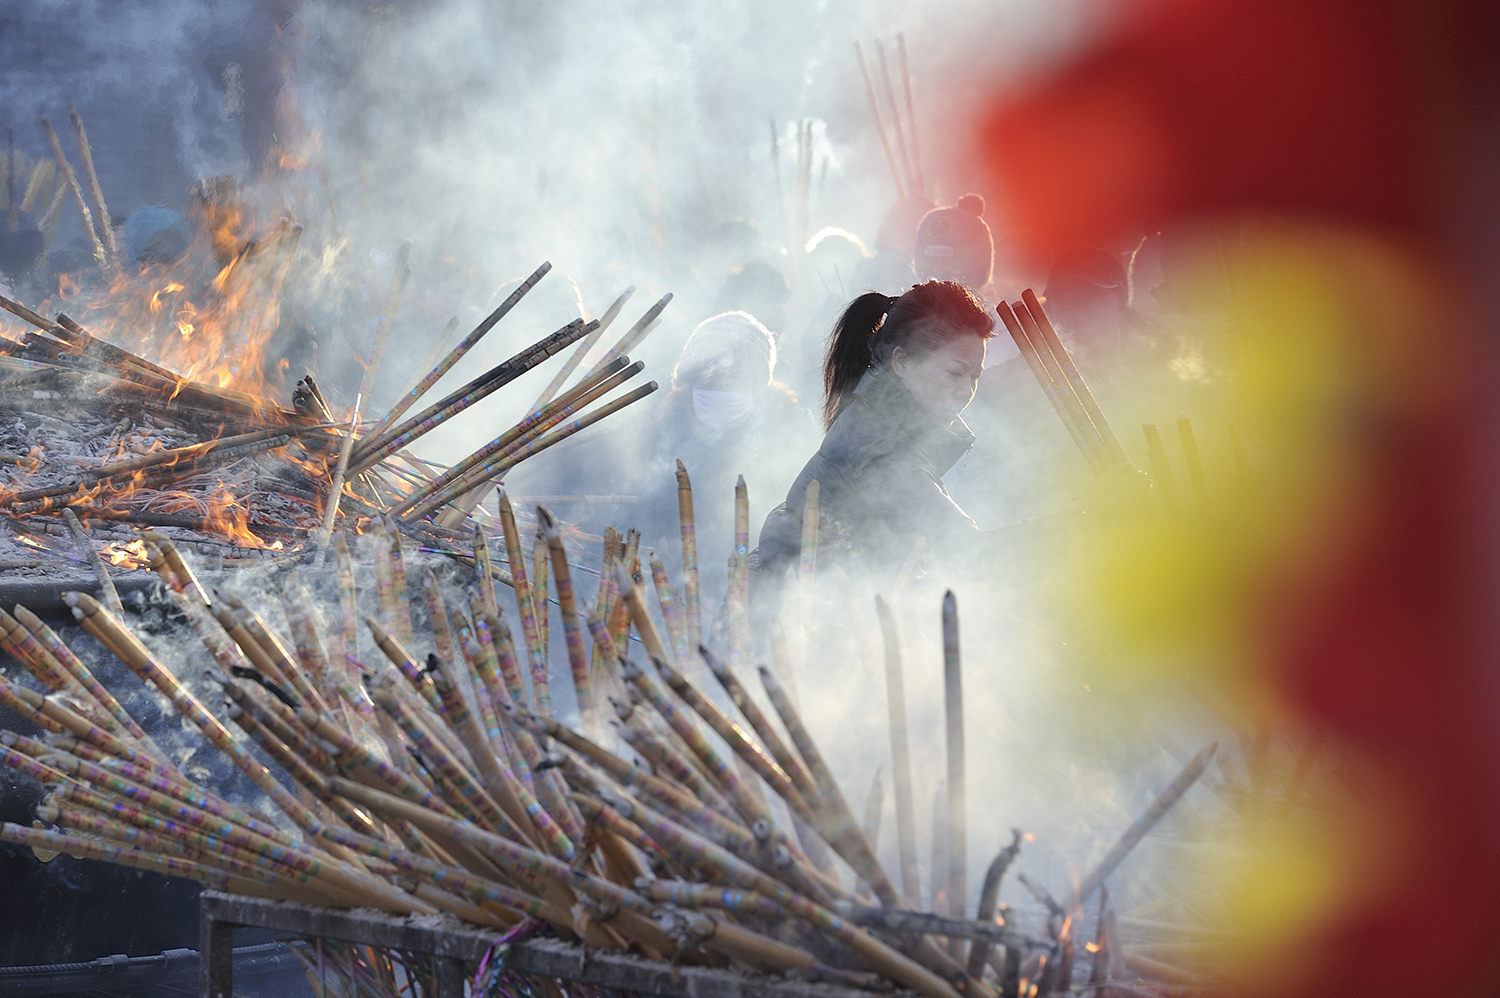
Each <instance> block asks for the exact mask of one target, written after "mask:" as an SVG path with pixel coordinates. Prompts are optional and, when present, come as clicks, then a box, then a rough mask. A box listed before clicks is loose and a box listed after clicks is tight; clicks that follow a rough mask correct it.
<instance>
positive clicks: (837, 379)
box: [823, 291, 898, 426]
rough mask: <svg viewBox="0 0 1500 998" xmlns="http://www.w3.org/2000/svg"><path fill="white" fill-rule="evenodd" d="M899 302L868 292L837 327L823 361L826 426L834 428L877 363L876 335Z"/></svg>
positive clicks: (855, 300) (853, 304)
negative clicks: (850, 399)
mask: <svg viewBox="0 0 1500 998" xmlns="http://www.w3.org/2000/svg"><path fill="white" fill-rule="evenodd" d="M897 300H898V299H895V298H892V297H891V296H890V295H883V294H881V293H880V292H879V291H868V292H866V293H864V294H862V295H860V296H859V297H858V298H856V299H854V300H853V301H852V302H850V303H849V307H848V308H846V309H844V314H843V315H841V316H839V321H838V322H836V323H834V325H833V336H832V337H831V338H830V339H829V341H828V355H827V356H826V357H825V358H823V423H824V425H825V426H832V425H833V421H834V419H835V418H836V417H837V416H838V414H839V413H840V412H842V411H843V409H844V400H845V399H846V398H847V397H848V395H849V393H850V392H852V391H854V386H855V385H857V384H859V379H860V378H862V377H863V376H864V373H865V371H866V370H868V369H869V367H870V363H871V361H873V360H874V359H875V355H874V343H875V332H876V330H878V329H879V328H880V325H881V323H882V322H884V321H885V314H886V312H888V311H890V308H891V305H892V304H893V303H895V302H896V301H897Z"/></svg>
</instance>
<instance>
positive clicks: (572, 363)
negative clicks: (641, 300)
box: [527, 284, 635, 416]
mask: <svg viewBox="0 0 1500 998" xmlns="http://www.w3.org/2000/svg"><path fill="white" fill-rule="evenodd" d="M633 294H635V285H634V284H632V285H630V287H628V288H626V289H625V290H624V291H623V292H621V294H620V297H618V298H616V299H615V300H614V302H613V303H612V304H611V305H610V306H609V308H607V309H605V310H604V314H603V315H601V316H600V317H599V325H598V326H597V327H596V328H595V329H594V331H593V332H592V333H589V334H588V335H587V336H585V337H584V338H583V339H582V340H579V341H578V346H577V347H575V348H574V350H573V354H572V356H570V357H569V358H568V360H567V363H565V364H563V366H562V367H561V368H560V369H559V370H558V372H557V373H556V374H555V375H553V376H552V380H551V381H550V382H548V384H547V387H546V388H544V389H542V394H541V395H539V396H537V400H536V401H535V402H534V403H532V406H531V409H530V411H529V412H528V413H527V415H533V416H534V415H536V414H537V413H539V412H541V411H542V409H543V408H544V407H545V406H546V405H547V403H548V402H550V401H552V398H553V396H555V395H556V394H557V393H558V392H559V391H561V390H562V386H563V385H565V384H567V383H568V379H569V378H570V377H572V376H573V372H574V371H575V370H576V369H577V368H578V365H579V364H581V363H583V360H584V358H585V357H587V356H588V355H589V351H590V350H592V349H593V348H594V344H595V343H598V342H599V338H600V337H601V336H603V335H604V332H605V330H607V329H609V327H610V325H611V324H613V323H614V321H615V319H616V318H618V317H619V314H620V309H622V308H624V307H625V303H626V302H627V301H629V300H630V296H631V295H633Z"/></svg>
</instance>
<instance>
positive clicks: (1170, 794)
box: [1062, 742, 1219, 912]
mask: <svg viewBox="0 0 1500 998" xmlns="http://www.w3.org/2000/svg"><path fill="white" fill-rule="evenodd" d="M1218 750H1219V745H1218V743H1217V742H1215V743H1214V744H1212V745H1210V746H1208V747H1207V748H1205V749H1203V750H1202V751H1201V752H1199V753H1198V754H1197V755H1195V756H1193V759H1192V761H1191V762H1189V763H1188V764H1187V765H1186V766H1184V767H1183V769H1182V772H1180V773H1178V774H1177V776H1176V777H1175V778H1174V779H1173V780H1172V782H1171V783H1169V784H1167V785H1166V786H1165V787H1163V788H1162V790H1161V792H1160V793H1158V794H1157V795H1156V799H1155V800H1153V801H1152V802H1151V805H1150V806H1149V807H1147V808H1146V810H1145V811H1143V812H1141V816H1140V817H1139V818H1136V819H1135V821H1133V822H1132V823H1131V825H1130V827H1129V828H1127V829H1125V831H1124V832H1123V833H1122V834H1121V835H1120V838H1119V840H1118V841H1117V842H1116V843H1115V844H1114V845H1113V846H1112V847H1111V848H1110V850H1109V852H1108V853H1106V854H1105V856H1104V858H1103V859H1102V860H1100V861H1099V865H1098V866H1096V867H1094V869H1093V870H1091V871H1089V873H1088V874H1086V875H1085V876H1084V877H1083V879H1082V880H1080V881H1079V882H1078V884H1077V886H1076V887H1074V888H1073V890H1072V891H1071V892H1070V893H1069V894H1068V897H1067V900H1065V901H1064V902H1063V903H1062V908H1063V910H1064V911H1068V912H1072V911H1074V910H1076V909H1077V908H1078V906H1079V905H1081V904H1083V902H1085V901H1087V900H1088V899H1089V896H1090V895H1091V894H1093V893H1094V891H1096V890H1098V889H1099V885H1100V884H1102V883H1104V881H1105V879H1106V878H1107V877H1108V876H1109V875H1110V874H1111V873H1113V872H1114V871H1115V868H1116V867H1118V866H1119V865H1120V864H1121V863H1122V862H1124V860H1125V857H1126V856H1128V855H1129V854H1130V850H1132V849H1134V848H1135V846H1136V844H1137V843H1139V842H1140V841H1141V839H1143V838H1145V837H1146V833H1147V832H1149V831H1151V829H1152V828H1154V827H1155V826H1156V823H1157V822H1158V821H1160V820H1161V819H1162V818H1163V817H1164V816H1165V815H1166V813H1167V812H1168V811H1170V810H1171V809H1172V805H1174V804H1176V803H1177V802H1178V801H1179V800H1181V799H1182V795H1183V794H1185V793H1187V792H1188V789H1189V788H1190V787H1191V786H1192V785H1193V784H1194V783H1196V782H1197V781H1198V777H1200V776H1202V775H1203V770H1204V769H1206V768H1207V767H1208V763H1209V760H1210V759H1212V758H1213V757H1214V753H1216V752H1217V751H1218Z"/></svg>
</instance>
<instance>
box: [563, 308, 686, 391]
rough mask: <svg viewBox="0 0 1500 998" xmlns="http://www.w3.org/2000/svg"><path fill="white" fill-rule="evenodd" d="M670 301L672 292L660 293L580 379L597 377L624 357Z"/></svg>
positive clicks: (636, 344)
mask: <svg viewBox="0 0 1500 998" xmlns="http://www.w3.org/2000/svg"><path fill="white" fill-rule="evenodd" d="M671 301H672V293H671V292H670V291H669V292H667V293H666V294H664V295H662V296H661V298H660V299H659V300H658V301H657V302H656V304H655V305H652V306H651V307H650V308H648V309H646V312H645V314H644V315H642V316H641V317H640V318H639V319H637V320H636V323H635V325H633V326H631V327H630V328H629V329H627V330H626V331H625V335H624V336H621V337H620V338H619V340H618V341H616V343H615V345H614V346H612V347H610V348H609V349H608V350H606V351H604V356H602V357H600V358H599V360H598V361H597V362H596V363H595V364H594V366H593V367H591V368H589V371H588V373H587V374H585V375H584V376H583V378H582V379H581V380H582V381H588V380H589V379H591V378H595V377H597V376H598V375H599V372H600V371H602V370H604V368H605V367H606V366H608V365H609V364H611V363H613V362H614V361H616V360H617V359H619V358H621V357H624V356H625V355H627V354H628V353H630V351H632V350H634V349H635V348H636V347H637V346H638V345H640V342H641V341H642V340H644V339H645V338H646V337H647V336H649V335H650V334H651V330H652V329H653V328H654V327H653V325H652V324H653V323H655V322H656V320H657V319H658V318H660V316H661V313H662V310H663V309H665V308H666V307H667V305H668V304H670V303H671Z"/></svg>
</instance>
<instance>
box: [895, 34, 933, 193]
mask: <svg viewBox="0 0 1500 998" xmlns="http://www.w3.org/2000/svg"><path fill="white" fill-rule="evenodd" d="M896 48H897V51H898V52H900V54H901V88H902V90H903V91H905V94H906V134H907V138H908V139H909V140H910V141H911V167H912V175H911V181H912V182H911V186H910V187H909V188H908V189H907V193H908V194H915V195H917V196H918V197H926V196H927V185H926V184H925V183H924V182H923V180H922V154H921V152H920V151H919V149H918V147H917V111H916V107H915V106H914V105H913V104H912V100H911V69H910V67H909V66H908V65H907V61H906V33H905V32H904V31H902V32H897V33H896Z"/></svg>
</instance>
